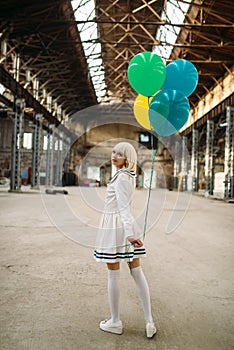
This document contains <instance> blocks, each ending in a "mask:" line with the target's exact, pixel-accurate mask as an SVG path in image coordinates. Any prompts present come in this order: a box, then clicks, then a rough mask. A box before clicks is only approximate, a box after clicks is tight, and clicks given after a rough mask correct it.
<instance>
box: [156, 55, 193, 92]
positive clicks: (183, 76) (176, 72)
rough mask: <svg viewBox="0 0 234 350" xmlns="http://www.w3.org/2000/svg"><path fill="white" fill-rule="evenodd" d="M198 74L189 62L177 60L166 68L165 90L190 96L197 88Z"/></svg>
mask: <svg viewBox="0 0 234 350" xmlns="http://www.w3.org/2000/svg"><path fill="white" fill-rule="evenodd" d="M197 83H198V72H197V69H196V67H195V66H194V64H192V63H191V62H190V61H187V60H182V59H181V60H175V61H173V62H171V63H169V64H168V65H167V66H166V79H165V81H164V84H163V87H162V89H163V90H166V89H174V90H180V91H181V92H183V93H184V95H185V96H187V97H188V96H190V95H191V94H192V93H193V92H194V90H195V89H196V87H197Z"/></svg>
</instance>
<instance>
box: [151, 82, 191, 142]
mask: <svg viewBox="0 0 234 350" xmlns="http://www.w3.org/2000/svg"><path fill="white" fill-rule="evenodd" d="M189 111H190V105H189V101H188V99H187V97H186V96H185V95H184V94H183V93H182V92H181V91H178V90H172V89H168V90H163V91H161V92H159V93H158V94H157V95H156V96H154V98H153V99H152V101H151V103H150V105H149V119H150V124H151V126H152V128H153V129H154V131H155V132H156V133H157V134H158V135H160V136H169V135H172V134H175V133H176V132H177V131H178V130H180V129H181V128H182V126H183V125H184V124H185V123H186V121H187V120H188V117H189Z"/></svg>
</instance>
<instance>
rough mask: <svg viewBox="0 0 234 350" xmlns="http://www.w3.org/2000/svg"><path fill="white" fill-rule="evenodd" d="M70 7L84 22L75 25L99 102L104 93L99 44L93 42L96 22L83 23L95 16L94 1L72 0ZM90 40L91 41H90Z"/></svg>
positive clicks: (76, 16) (95, 36)
mask: <svg viewBox="0 0 234 350" xmlns="http://www.w3.org/2000/svg"><path fill="white" fill-rule="evenodd" d="M72 7H73V10H74V14H75V18H76V20H77V21H79V22H82V21H84V23H78V24H77V26H78V30H79V33H80V37H81V41H82V45H83V48H84V52H85V56H86V59H87V63H88V67H89V72H90V76H91V79H92V82H93V85H94V89H95V91H96V96H97V100H98V102H100V101H101V100H102V98H103V97H104V96H105V94H106V85H105V75H104V67H103V64H102V58H101V44H100V43H98V42H95V40H96V39H97V38H98V30H97V24H96V23H95V22H88V23H85V21H90V20H92V19H93V18H94V17H95V3H94V0H73V1H72ZM92 40H93V42H91V41H92Z"/></svg>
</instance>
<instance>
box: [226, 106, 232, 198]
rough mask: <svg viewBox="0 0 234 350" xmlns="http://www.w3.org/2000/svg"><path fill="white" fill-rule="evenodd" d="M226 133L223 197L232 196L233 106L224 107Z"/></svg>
mask: <svg viewBox="0 0 234 350" xmlns="http://www.w3.org/2000/svg"><path fill="white" fill-rule="evenodd" d="M226 121H227V126H226V135H225V161H224V173H225V192H224V197H225V198H234V169H233V168H234V107H230V106H228V107H227V108H226Z"/></svg>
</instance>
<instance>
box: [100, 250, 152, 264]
mask: <svg viewBox="0 0 234 350" xmlns="http://www.w3.org/2000/svg"><path fill="white" fill-rule="evenodd" d="M145 256H146V250H145V248H135V249H134V251H129V252H124V253H119V252H116V253H106V252H100V251H98V250H95V251H94V257H95V258H96V260H97V261H103V262H118V261H132V260H133V259H135V258H141V257H145Z"/></svg>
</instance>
